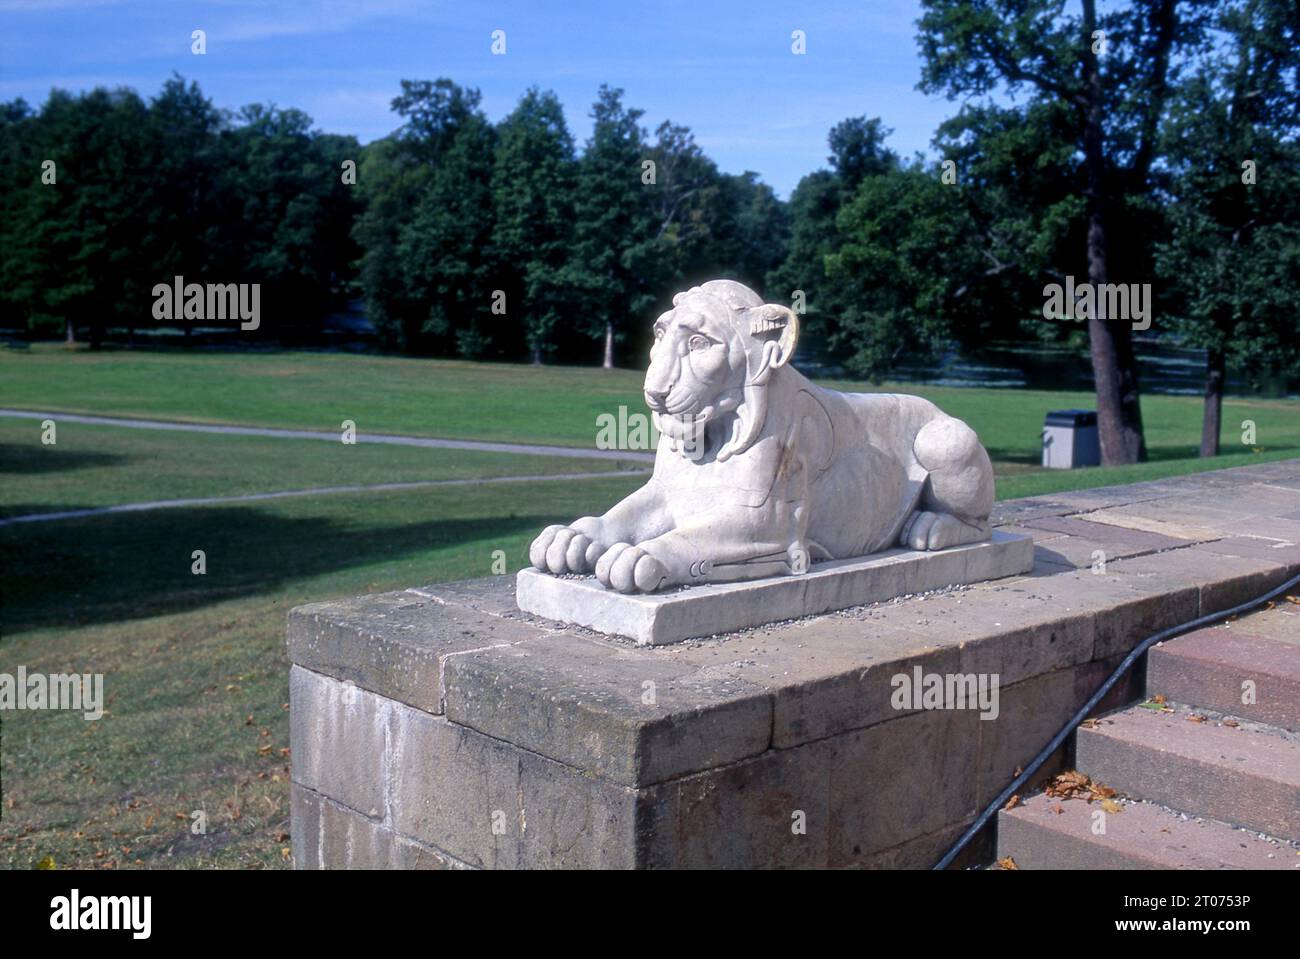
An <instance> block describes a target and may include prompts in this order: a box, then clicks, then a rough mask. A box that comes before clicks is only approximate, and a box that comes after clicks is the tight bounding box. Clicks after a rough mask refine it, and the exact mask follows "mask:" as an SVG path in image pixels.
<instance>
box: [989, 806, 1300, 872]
mask: <svg viewBox="0 0 1300 959" xmlns="http://www.w3.org/2000/svg"><path fill="white" fill-rule="evenodd" d="M1122 806H1123V811H1122V812H1113V813H1106V814H1105V818H1104V823H1105V833H1104V834H1102V835H1096V834H1094V833H1093V827H1094V823H1095V822H1097V819H1096V818H1095V814H1096V813H1098V812H1100V811H1101V805H1100V804H1099V803H1096V802H1094V803H1088V802H1085V801H1084V800H1082V799H1068V800H1057V799H1050V798H1048V797H1047V796H1046V795H1043V794H1039V795H1037V796H1034V797H1032V798H1030V799H1029V800H1028V801H1027V802H1025V803H1023V804H1021V805H1019V806H1017V807H1016V808H1015V809H1011V810H1005V809H1004V810H1002V811H1001V812H1000V813H998V858H999V859H1001V858H1003V857H1006V856H1010V857H1011V858H1012V859H1013V860H1014V861H1015V863H1016V865H1017V866H1018V867H1019V868H1021V869H1289V870H1293V871H1297V872H1300V848H1297V847H1296V846H1295V845H1294V844H1291V843H1286V842H1280V841H1278V840H1274V839H1261V838H1259V836H1258V835H1257V834H1255V833H1248V832H1244V831H1243V830H1240V829H1235V828H1233V827H1232V826H1228V825H1226V824H1224V823H1221V822H1215V821H1213V820H1210V819H1184V818H1183V817H1182V816H1180V815H1179V814H1178V813H1174V812H1171V811H1170V810H1168V809H1164V808H1162V807H1160V806H1156V805H1153V804H1151V803H1144V802H1136V803H1129V802H1126V803H1123V804H1122Z"/></svg>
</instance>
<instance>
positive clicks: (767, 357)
mask: <svg viewBox="0 0 1300 959" xmlns="http://www.w3.org/2000/svg"><path fill="white" fill-rule="evenodd" d="M798 337H799V318H798V317H797V316H796V315H795V314H794V313H793V312H792V311H791V310H789V309H787V308H785V307H784V306H776V305H772V304H764V303H763V302H762V300H761V299H760V298H759V296H758V295H757V294H756V293H754V291H753V290H751V289H749V288H748V287H746V286H743V285H742V284H740V283H736V282H734V281H731V280H713V281H711V282H709V283H705V284H703V285H702V286H697V287H694V288H692V289H690V290H687V291H686V292H685V293H679V294H677V296H675V297H674V298H673V308H672V309H671V310H669V311H668V312H667V313H664V314H663V315H662V316H660V317H659V319H658V320H656V321H655V325H654V346H653V347H652V349H651V351H650V368H649V370H647V371H646V377H645V399H646V403H647V404H648V405H649V406H650V409H651V410H652V411H653V415H654V421H655V426H656V427H657V428H658V430H659V431H660V433H661V434H662V435H661V437H660V440H659V447H658V450H657V451H656V453H655V465H654V474H653V476H652V477H651V479H650V481H649V482H647V483H646V485H645V486H643V487H641V489H639V490H637V491H636V492H635V493H632V494H631V495H630V496H628V497H627V498H626V499H624V500H623V501H622V502H620V503H618V504H617V505H616V506H614V507H613V508H612V509H611V510H609V512H607V513H605V514H604V515H603V516H584V517H582V518H581V519H577V520H574V521H573V522H572V523H570V524H569V525H568V526H548V527H547V528H546V529H545V530H543V531H542V533H541V535H539V536H538V537H537V538H536V539H535V540H534V541H533V543H532V546H531V548H530V549H529V559H530V560H531V562H532V564H533V565H534V566H536V567H537V568H538V569H539V570H543V571H549V572H551V573H555V574H560V573H590V572H593V571H594V572H595V574H596V578H597V579H599V580H600V582H601V583H602V584H603V585H604V586H606V587H608V588H610V589H615V590H619V591H620V592H624V593H631V592H646V593H649V592H653V591H655V590H658V589H664V588H667V587H673V586H681V585H691V584H701V583H716V582H727V581H733V580H743V579H754V578H757V577H762V576H772V575H780V574H789V573H802V572H805V571H806V570H807V568H808V564H809V562H816V561H818V560H826V559H846V558H851V557H857V556H865V555H867V554H870V553H875V552H878V551H880V550H884V549H887V548H889V547H891V546H894V545H896V544H897V545H901V546H905V547H910V548H912V549H917V550H939V549H945V548H947V547H949V546H956V545H958V544H961V543H973V542H980V541H983V540H986V539H988V538H989V535H990V533H989V523H988V517H989V512H990V510H991V509H992V507H993V467H992V465H991V464H990V462H989V457H988V454H987V453H986V452H985V451H984V447H983V446H981V445H980V442H979V438H978V437H977V436H976V435H975V432H974V431H973V430H972V429H971V428H970V427H969V426H967V425H966V424H965V423H963V422H962V421H961V420H958V419H955V418H953V417H951V416H948V415H947V414H945V413H944V412H943V411H942V410H940V409H939V408H938V407H937V406H935V405H934V404H933V403H931V402H929V401H928V400H923V399H921V398H920V397H918V396H906V395H902V394H893V393H838V392H836V391H834V390H828V389H823V388H822V387H820V386H816V385H814V384H813V383H812V382H810V381H809V380H808V379H807V378H805V377H804V376H803V375H802V374H800V373H799V372H797V371H796V370H795V369H794V368H793V367H791V366H790V365H788V361H789V359H790V356H791V355H792V354H793V352H794V348H795V342H796V341H797V339H798Z"/></svg>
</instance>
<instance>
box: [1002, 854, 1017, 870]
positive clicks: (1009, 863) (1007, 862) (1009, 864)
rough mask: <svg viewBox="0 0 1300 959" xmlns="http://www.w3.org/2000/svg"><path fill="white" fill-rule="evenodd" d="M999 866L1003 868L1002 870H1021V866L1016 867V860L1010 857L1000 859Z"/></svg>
mask: <svg viewBox="0 0 1300 959" xmlns="http://www.w3.org/2000/svg"><path fill="white" fill-rule="evenodd" d="M998 866H999V867H1000V868H1002V869H1019V868H1020V867H1019V866H1017V865H1016V861H1015V860H1014V859H1012V858H1011V857H1010V856H1003V857H1002V858H1001V859H999V860H998Z"/></svg>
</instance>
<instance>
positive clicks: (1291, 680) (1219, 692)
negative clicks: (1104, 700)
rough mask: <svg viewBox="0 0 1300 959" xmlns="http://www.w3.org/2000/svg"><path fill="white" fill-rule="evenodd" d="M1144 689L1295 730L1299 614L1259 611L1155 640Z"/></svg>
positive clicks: (1299, 689)
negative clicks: (1234, 621) (1162, 640)
mask: <svg viewBox="0 0 1300 959" xmlns="http://www.w3.org/2000/svg"><path fill="white" fill-rule="evenodd" d="M1265 629H1267V630H1268V632H1265ZM1292 629H1294V636H1292V635H1291V631H1292ZM1247 683H1249V684H1250V685H1249V686H1247V685H1246V684H1247ZM1147 690H1148V692H1149V693H1150V694H1151V695H1156V694H1160V695H1163V696H1164V697H1165V698H1166V699H1171V700H1174V701H1176V702H1180V703H1191V704H1193V705H1196V706H1203V707H1205V708H1207V709H1213V710H1216V711H1218V712H1221V713H1227V714H1228V715H1230V716H1240V717H1242V718H1244V719H1250V720H1253V721H1254V722H1259V723H1267V724H1268V725H1270V726H1277V727H1279V728H1281V729H1288V730H1290V731H1292V732H1300V616H1295V615H1286V616H1272V617H1270V616H1269V615H1268V614H1261V615H1260V616H1259V617H1248V618H1247V619H1245V620H1242V621H1240V623H1238V624H1233V626H1230V627H1212V628H1210V629H1201V630H1197V631H1196V632H1194V633H1189V634H1188V635H1186V636H1183V637H1180V638H1179V639H1175V640H1171V641H1170V642H1167V643H1161V644H1160V645H1159V646H1156V647H1155V648H1153V649H1152V650H1151V652H1150V653H1149V654H1148V656H1147ZM1247 692H1249V693H1250V695H1249V696H1246V693H1247ZM1243 698H1247V699H1253V700H1254V702H1242V700H1243Z"/></svg>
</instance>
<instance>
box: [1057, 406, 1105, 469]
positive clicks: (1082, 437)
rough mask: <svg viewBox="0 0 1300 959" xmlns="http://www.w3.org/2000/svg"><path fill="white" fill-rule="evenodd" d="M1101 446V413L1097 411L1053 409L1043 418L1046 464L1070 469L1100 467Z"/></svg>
mask: <svg viewBox="0 0 1300 959" xmlns="http://www.w3.org/2000/svg"><path fill="white" fill-rule="evenodd" d="M1100 463H1101V445H1100V444H1099V443H1098V441H1097V413H1096V412H1095V411H1094V410H1052V411H1051V412H1050V413H1048V414H1047V418H1046V419H1045V420H1044V421H1043V465H1044V466H1046V467H1047V468H1048V469H1057V470H1068V469H1074V468H1075V467H1076V466H1098V465H1100Z"/></svg>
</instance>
